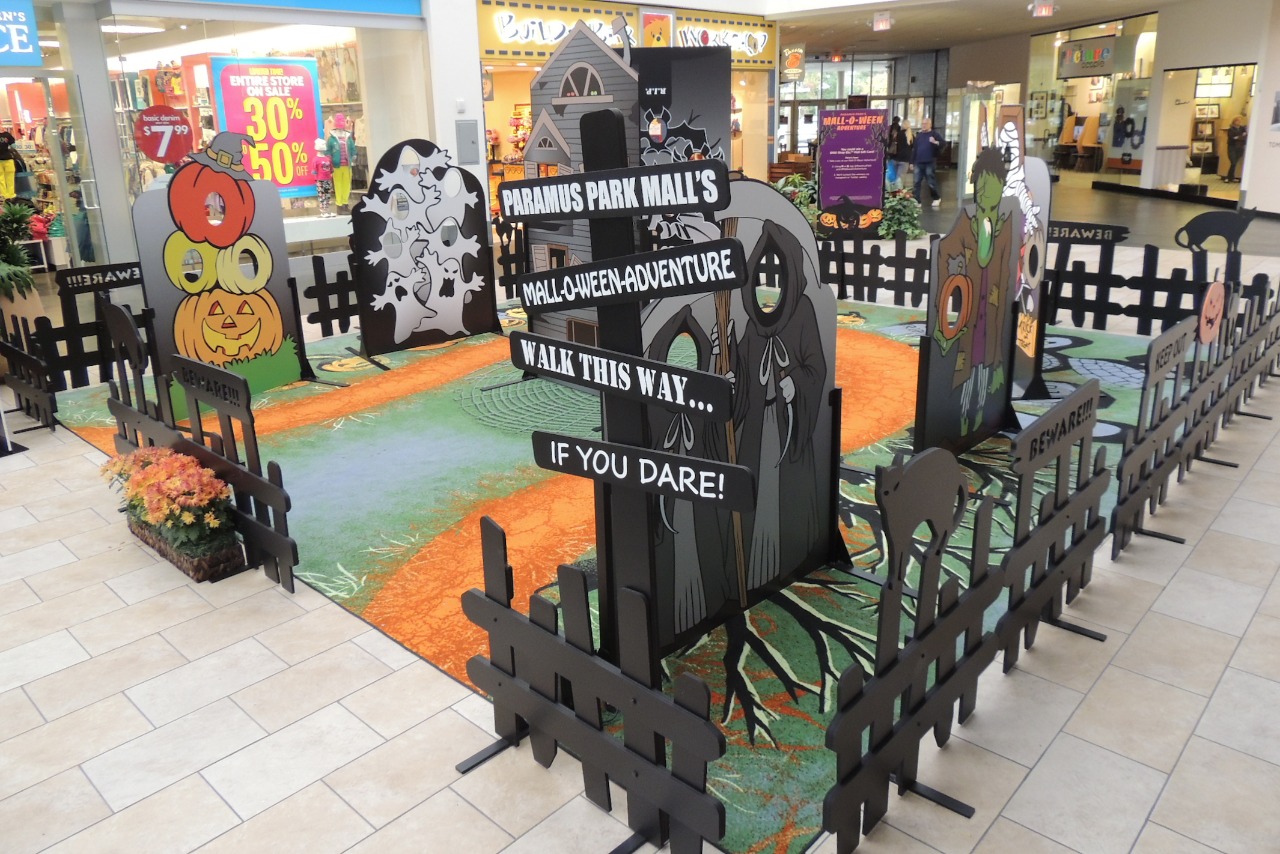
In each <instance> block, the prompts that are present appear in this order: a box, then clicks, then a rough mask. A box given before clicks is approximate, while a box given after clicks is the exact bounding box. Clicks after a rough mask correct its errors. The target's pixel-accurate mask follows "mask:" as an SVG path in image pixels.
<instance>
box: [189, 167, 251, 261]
mask: <svg viewBox="0 0 1280 854" xmlns="http://www.w3.org/2000/svg"><path fill="white" fill-rule="evenodd" d="M210 195H217V196H219V197H221V199H222V201H223V204H224V206H225V210H224V212H223V216H222V221H221V222H216V223H215V222H210V221H209V211H208V209H207V208H206V207H205V202H206V201H207V200H208V198H209V196H210ZM256 210H257V206H256V204H255V202H254V198H253V185H251V184H250V183H249V182H248V181H242V180H240V179H238V178H236V177H235V176H233V175H230V174H228V173H226V172H220V171H218V170H217V169H213V168H211V167H209V166H205V165H203V164H200V163H188V164H187V165H186V166H183V167H182V168H181V169H179V170H178V171H177V172H176V173H175V174H174V176H173V180H172V181H170V182H169V213H170V214H172V215H173V221H174V222H175V223H176V224H177V226H178V230H179V231H181V232H182V233H184V234H185V235H187V237H189V238H191V240H192V241H194V242H195V243H210V244H212V245H214V246H217V247H218V248H219V249H225V248H227V247H228V246H230V245H232V244H233V243H235V242H236V241H237V240H239V239H240V238H241V237H243V236H244V235H245V234H247V233H248V232H249V226H250V225H252V224H253V215H254V212H255V211H256Z"/></svg>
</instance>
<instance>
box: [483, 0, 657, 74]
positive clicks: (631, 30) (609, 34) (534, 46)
mask: <svg viewBox="0 0 1280 854" xmlns="http://www.w3.org/2000/svg"><path fill="white" fill-rule="evenodd" d="M638 12H639V9H638V7H636V6H630V5H623V4H620V3H588V4H585V5H582V6H576V5H575V6H574V7H572V9H570V7H568V6H551V5H544V4H541V3H538V4H530V3H527V2H521V0H480V3H479V5H478V13H477V14H478V16H479V24H480V55H481V56H482V57H483V58H484V59H544V58H546V57H548V56H550V55H551V52H552V51H554V50H555V49H556V45H558V44H559V43H560V41H561V40H562V39H564V37H565V36H567V35H569V31H570V30H572V29H573V28H574V26H575V25H576V24H577V23H578V22H579V21H582V22H584V23H585V24H586V25H587V27H589V28H590V30H591V31H592V32H593V33H595V34H596V35H597V36H599V37H600V38H601V39H602V40H603V41H604V43H605V44H607V45H609V46H610V47H622V46H623V36H622V34H621V33H619V32H617V31H616V30H615V21H617V19H618V18H622V19H623V21H624V22H625V32H626V36H627V38H629V39H630V43H631V44H633V45H635V44H637V43H638V39H637V33H636V21H637V14H638Z"/></svg>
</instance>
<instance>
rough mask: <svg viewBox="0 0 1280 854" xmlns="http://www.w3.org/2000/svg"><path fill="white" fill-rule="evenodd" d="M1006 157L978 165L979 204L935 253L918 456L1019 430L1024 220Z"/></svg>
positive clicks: (981, 159) (964, 213)
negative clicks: (1016, 370)
mask: <svg viewBox="0 0 1280 854" xmlns="http://www.w3.org/2000/svg"><path fill="white" fill-rule="evenodd" d="M1007 176H1008V168H1007V167H1006V165H1005V162H1004V158H1003V156H1002V154H1001V152H1000V151H999V149H997V148H984V149H982V150H981V151H980V152H979V153H978V157H977V159H976V160H975V161H974V165H973V170H972V175H971V178H972V180H973V185H974V191H973V195H974V199H973V202H972V203H971V204H966V205H965V206H964V207H963V208H962V210H961V212H960V215H959V217H957V219H956V224H955V225H954V226H953V227H952V230H951V232H950V233H948V234H947V235H946V236H944V237H942V238H940V239H939V240H937V241H935V242H934V244H933V253H932V254H933V258H932V276H931V278H930V282H931V285H930V289H931V293H930V299H929V319H928V323H927V326H926V330H927V331H928V333H929V334H928V335H927V336H926V337H924V338H922V339H921V342H920V373H919V377H920V379H919V384H918V389H917V392H916V425H915V450H916V452H917V453H918V452H920V451H923V450H924V449H925V448H932V447H942V448H946V449H948V450H950V451H952V452H953V453H962V452H964V451H966V450H968V449H969V448H972V447H973V446H974V445H976V444H978V443H979V442H981V441H983V440H984V439H986V438H988V437H990V436H991V435H993V434H994V433H996V432H998V431H999V430H1001V429H1002V428H1004V427H1005V426H1006V425H1012V424H1014V423H1016V422H1015V421H1014V418H1013V413H1012V406H1011V402H1010V401H1011V395H1010V373H1011V370H1012V359H1013V341H1014V330H1015V325H1016V324H1015V318H1016V299H1015V295H1016V293H1017V286H1018V277H1019V263H1018V262H1019V246H1020V244H1021V240H1022V231H1023V225H1022V210H1021V208H1020V207H1019V206H1018V203H1017V201H1016V200H1015V199H1014V198H1012V197H1009V196H1005V195H1004V186H1005V179H1006V177H1007Z"/></svg>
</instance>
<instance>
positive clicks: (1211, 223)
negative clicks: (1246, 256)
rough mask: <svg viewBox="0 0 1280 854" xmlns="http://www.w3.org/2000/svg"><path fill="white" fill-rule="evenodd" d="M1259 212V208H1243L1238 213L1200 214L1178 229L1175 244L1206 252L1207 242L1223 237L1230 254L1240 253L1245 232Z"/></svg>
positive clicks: (1211, 212) (1193, 250)
mask: <svg viewBox="0 0 1280 854" xmlns="http://www.w3.org/2000/svg"><path fill="white" fill-rule="evenodd" d="M1257 212H1258V209H1257V208H1241V209H1240V210H1238V211H1208V212H1206V213H1202V214H1198V215H1196V216H1193V217H1192V218H1191V219H1190V220H1188V221H1187V224H1186V225H1184V226H1183V227H1182V228H1180V229H1178V232H1177V233H1176V234H1175V235H1174V236H1173V242H1174V243H1177V244H1178V245H1179V246H1181V247H1182V248H1183V249H1190V250H1191V251H1192V252H1204V251H1205V248H1204V242H1205V241H1206V240H1208V239H1209V238H1211V237H1221V238H1222V239H1223V240H1225V241H1226V242H1227V251H1228V252H1239V251H1240V238H1241V237H1243V236H1244V230H1245V229H1246V228H1248V227H1249V223H1251V222H1253V217H1254V215H1255V214H1256V213H1257ZM1184 238H1185V242H1184Z"/></svg>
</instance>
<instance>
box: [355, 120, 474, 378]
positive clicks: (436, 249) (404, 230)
mask: <svg viewBox="0 0 1280 854" xmlns="http://www.w3.org/2000/svg"><path fill="white" fill-rule="evenodd" d="M485 198H486V193H485V191H484V188H483V187H481V186H480V182H479V181H478V180H477V179H476V177H475V176H474V175H472V174H471V173H470V172H468V171H466V170H465V169H460V168H458V167H457V166H453V165H451V164H450V158H449V154H448V152H446V151H444V150H442V149H440V148H437V147H436V146H435V145H434V144H433V143H430V142H427V141H426V140H422V139H411V140H407V141H405V142H401V143H399V144H398V145H394V146H392V147H391V149H390V150H388V151H387V152H386V154H384V155H383V156H382V159H380V160H379V161H378V165H377V168H376V169H375V170H374V174H373V182H372V185H371V186H370V188H369V192H367V193H366V194H365V195H364V196H363V197H362V198H361V199H360V200H359V201H358V202H357V203H356V206H355V208H354V209H353V210H352V212H351V224H352V234H351V250H352V253H353V254H354V255H355V261H356V263H355V273H356V284H357V288H358V292H359V294H360V335H361V342H362V345H363V347H364V351H365V354H366V355H370V356H372V355H376V354H378V353H388V352H392V351H395V350H404V349H407V348H410V347H420V346H424V345H427V344H437V343H440V342H441V341H447V340H450V339H453V338H460V337H464V336H468V335H477V334H479V333H482V332H496V331H498V328H499V327H498V317H497V309H496V305H495V297H494V290H493V258H492V254H491V253H490V251H489V235H488V227H487V225H486V222H485V215H484V208H483V204H484V200H485Z"/></svg>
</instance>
